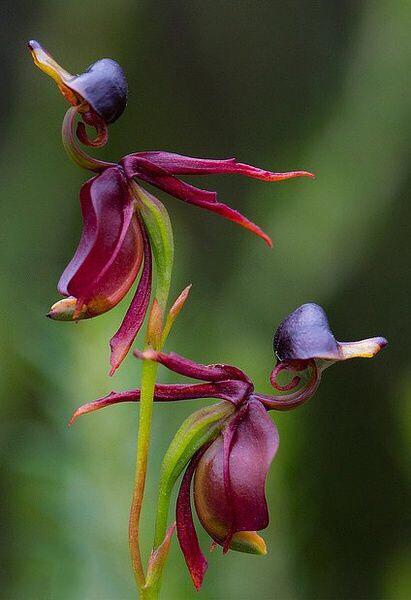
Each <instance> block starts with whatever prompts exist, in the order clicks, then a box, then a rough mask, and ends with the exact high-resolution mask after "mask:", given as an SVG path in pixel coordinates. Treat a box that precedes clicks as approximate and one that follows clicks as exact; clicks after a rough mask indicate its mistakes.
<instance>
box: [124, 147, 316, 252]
mask: <svg viewBox="0 0 411 600" xmlns="http://www.w3.org/2000/svg"><path fill="white" fill-rule="evenodd" d="M121 164H122V165H123V167H124V170H125V172H126V174H127V176H128V177H138V178H140V179H142V180H143V181H146V182H148V183H150V184H151V185H154V186H156V187H158V188H160V189H162V190H164V191H165V192H167V193H169V194H170V195H171V196H174V197H176V198H179V199H180V200H183V201H184V202H188V203H189V204H195V205H196V206H199V207H200V208H205V209H207V210H210V211H212V212H215V213H217V214H219V215H221V216H223V217H225V218H227V219H229V220H230V221H233V222H234V223H237V224H239V225H241V226H243V227H245V228H246V229H249V230H250V231H252V232H253V233H255V234H256V235H258V236H260V237H261V238H262V239H264V241H265V242H266V243H267V244H268V245H269V246H271V245H272V242H271V240H270V238H269V237H268V236H267V234H265V233H264V232H263V231H262V230H261V229H260V228H259V227H258V226H257V225H255V224H254V223H252V221H249V220H248V219H247V218H246V217H244V216H243V215H242V214H241V213H239V212H238V211H236V210H233V209H232V208H230V207H229V206H227V205H225V204H222V203H221V202H218V201H217V194H216V193H215V192H210V191H208V190H202V189H200V188H196V187H194V186H192V185H190V184H188V183H185V182H183V181H181V180H180V179H178V178H176V177H175V176H174V175H180V174H189V175H190V174H197V175H198V174H202V175H210V174H218V173H220V174H221V173H225V174H227V173H237V174H240V175H245V176H247V177H253V178H256V179H262V180H265V181H278V180H281V179H290V178H293V177H300V176H309V177H313V176H312V175H311V173H307V172H306V171H292V172H290V173H273V172H271V171H264V170H262V169H257V168H256V167H252V166H251V165H245V164H242V163H237V162H236V160H235V159H227V160H209V159H199V158H190V157H187V156H181V155H178V154H171V153H167V152H141V153H136V154H130V155H129V156H126V157H125V158H123V160H122V161H121Z"/></svg>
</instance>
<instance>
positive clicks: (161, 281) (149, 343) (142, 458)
mask: <svg viewBox="0 0 411 600" xmlns="http://www.w3.org/2000/svg"><path fill="white" fill-rule="evenodd" d="M131 190H132V193H133V195H134V197H135V200H136V204H137V209H138V210H139V212H140V215H141V217H142V219H143V221H144V225H145V227H146V228H147V233H148V236H149V238H150V245H151V249H152V252H153V257H154V261H155V264H156V293H155V298H154V301H153V304H152V307H151V313H150V317H149V321H148V325H147V333H146V340H145V348H146V349H148V348H154V349H155V350H160V349H161V346H162V327H163V323H164V319H165V314H166V309H167V301H168V295H169V290H170V283H171V273H172V268H173V258H174V246H173V235H172V229H171V223H170V219H169V217H168V214H167V211H166V210H165V208H164V206H163V205H162V204H161V202H159V201H158V200H157V199H156V198H154V197H153V196H151V194H149V193H148V192H146V191H145V190H143V189H142V188H140V186H138V185H137V184H136V183H132V184H131ZM156 376H157V363H156V362H153V361H150V360H145V361H144V362H143V367H142V373H141V386H140V387H141V397H140V410H139V424H138V439H137V455H136V471H135V481H134V489H133V498H132V503H131V510H130V520H129V546H130V554H131V560H132V565H133V571H134V575H135V579H136V583H137V586H138V589H139V592H140V595H141V598H154V597H155V596H151V591H150V590H149V589H147V588H146V587H145V583H146V579H145V574H144V569H143V565H142V559H141V551H140V535H139V530H140V518H141V510H142V504H143V499H144V489H145V482H146V474H147V463H148V455H149V448H150V435H151V421H152V414H153V398H154V386H155V382H156Z"/></svg>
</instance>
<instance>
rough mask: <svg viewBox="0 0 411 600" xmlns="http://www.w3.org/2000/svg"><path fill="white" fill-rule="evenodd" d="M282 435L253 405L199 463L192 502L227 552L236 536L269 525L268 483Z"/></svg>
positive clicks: (252, 403)
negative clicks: (266, 489) (269, 472)
mask: <svg viewBox="0 0 411 600" xmlns="http://www.w3.org/2000/svg"><path fill="white" fill-rule="evenodd" d="M278 442H279V439H278V433H277V429H276V427H275V425H274V423H273V422H272V421H271V419H270V417H269V416H268V415H267V412H266V410H265V409H264V407H263V406H262V405H261V403H260V402H259V401H257V400H254V399H251V400H249V401H248V402H247V404H246V405H245V406H244V407H243V408H242V409H241V410H240V411H239V412H238V413H237V414H236V415H235V416H234V417H233V418H232V420H231V421H230V424H229V425H228V426H227V428H226V429H225V430H224V432H223V436H220V437H219V438H218V439H217V440H216V441H215V442H214V443H213V444H212V445H211V446H210V448H208V450H207V451H206V452H205V453H204V456H203V457H202V458H201V460H200V462H199V464H198V467H197V470H196V475H195V483H194V500H195V505H196V510H197V514H198V517H199V519H200V521H201V523H202V525H203V527H204V528H205V530H206V531H207V532H208V533H209V535H210V536H211V537H212V538H213V539H214V540H215V541H216V542H217V543H219V544H221V545H223V546H224V548H225V550H227V549H228V547H229V546H230V543H231V541H232V538H233V536H234V534H235V533H236V532H240V531H258V530H260V529H264V528H265V527H267V525H268V520H269V518H268V509H267V503H266V499H265V481H266V477H267V472H268V469H269V466H270V464H271V461H272V459H273V458H274V455H275V453H276V451H277V448H278Z"/></svg>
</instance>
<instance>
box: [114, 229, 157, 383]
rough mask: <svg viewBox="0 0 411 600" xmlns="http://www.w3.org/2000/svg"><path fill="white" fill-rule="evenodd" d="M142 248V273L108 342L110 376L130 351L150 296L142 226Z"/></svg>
mask: <svg viewBox="0 0 411 600" xmlns="http://www.w3.org/2000/svg"><path fill="white" fill-rule="evenodd" d="M141 232H142V237H143V246H144V266H143V272H142V274H141V277H140V281H139V282H138V286H137V290H136V293H135V294H134V297H133V300H132V301H131V304H130V307H129V309H128V310H127V312H126V314H125V317H124V319H123V321H122V323H121V325H120V327H119V329H118V331H117V332H116V333H115V334H114V336H113V337H112V338H111V340H110V350H111V355H110V364H111V371H110V375H113V373H114V372H115V370H116V369H117V368H118V367H119V366H120V364H121V362H122V360H123V359H124V358H125V356H126V355H127V352H128V351H129V350H130V348H131V345H132V343H133V341H134V339H135V337H136V335H137V333H138V332H139V330H140V328H141V326H142V324H143V322H144V317H145V316H146V312H147V308H148V304H149V302H150V295H151V278H152V257H151V248H150V244H149V241H148V237H147V233H146V231H145V228H144V226H141Z"/></svg>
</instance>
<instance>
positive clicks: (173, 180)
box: [28, 41, 313, 373]
mask: <svg viewBox="0 0 411 600" xmlns="http://www.w3.org/2000/svg"><path fill="white" fill-rule="evenodd" d="M28 45H29V49H30V51H31V53H32V56H33V59H34V62H35V64H36V65H37V66H38V67H39V68H40V69H41V70H42V71H44V72H45V73H46V74H47V75H49V76H50V77H51V78H52V79H53V80H54V81H55V83H56V84H57V87H58V89H59V90H60V92H61V93H62V95H63V96H64V98H65V99H66V100H67V101H68V102H69V103H70V104H71V108H70V109H69V110H68V111H67V114H66V116H65V119H64V121H63V129H62V134H63V143H64V146H65V148H66V151H67V153H68V154H69V156H70V157H71V158H72V159H73V160H74V162H76V163H77V164H78V165H79V166H81V167H83V168H85V169H87V170H90V171H92V172H94V173H95V174H96V175H95V176H94V177H93V178H92V179H90V180H89V181H87V182H86V183H85V184H84V185H83V186H82V188H81V190H80V205H81V211H82V217H83V232H82V235H81V238H80V242H79V246H78V248H77V250H76V252H75V254H74V257H73V258H72V260H71V261H70V263H69V264H68V266H67V267H66V269H65V270H64V272H63V274H62V276H61V279H60V281H59V284H58V291H59V292H60V293H61V294H62V295H63V296H64V297H65V298H64V299H63V300H60V301H59V302H56V303H55V304H54V305H53V306H52V307H51V310H50V312H49V314H48V316H49V317H50V318H51V319H55V320H60V321H78V320H80V319H87V318H92V317H95V316H98V315H100V314H102V313H104V312H106V311H108V310H110V309H111V308H113V307H114V306H116V305H117V304H118V303H119V302H120V301H121V300H122V298H123V297H124V296H125V295H126V293H127V292H128V291H129V289H130V287H131V286H132V285H133V283H134V281H135V280H136V279H137V278H138V276H139V273H140V278H139V283H138V285H137V289H136V292H135V295H134V298H133V300H132V302H131V305H130V308H129V309H128V311H127V313H126V315H125V317H124V320H123V322H122V324H121V325H120V328H119V330H118V331H117V333H116V334H115V335H114V336H113V338H112V339H111V341H110V346H111V359H110V362H111V367H112V370H111V372H112V373H113V372H114V371H115V369H116V368H117V367H118V366H119V365H120V363H121V361H122V360H123V358H124V357H125V356H126V354H127V352H128V350H129V349H130V347H131V345H132V343H133V341H134V338H135V336H136V335H137V333H138V331H139V329H140V327H141V325H142V323H143V321H144V317H145V315H146V311H147V308H148V304H149V301H150V295H151V283H152V282H151V280H152V255H154V258H155V257H156V252H155V250H154V248H153V245H154V244H155V243H156V234H155V233H153V231H150V226H149V223H148V221H147V219H148V217H147V213H148V212H150V210H155V211H157V213H161V215H162V227H163V229H167V227H168V225H167V223H168V216H167V214H166V212H165V209H164V207H163V206H162V204H161V203H160V202H159V200H157V199H156V198H155V197H154V196H152V195H151V194H149V193H148V192H147V191H146V190H144V189H143V188H142V187H141V186H140V183H138V182H145V183H149V184H150V185H153V186H154V187H157V188H158V189H160V190H162V191H165V192H167V193H168V194H170V195H171V196H173V197H175V198H178V199H180V200H183V201H184V202H186V203H188V204H193V205H195V206H198V207H200V208H204V209H206V210H209V211H211V212H214V213H216V214H218V215H220V216H222V217H225V218H227V219H229V220H230V221H233V222H234V223H237V224H239V225H241V226H243V227H245V228H246V229H248V230H250V231H251V232H253V233H255V234H256V235H258V236H260V237H261V238H262V239H263V240H264V241H265V242H266V243H267V244H268V245H269V246H271V245H272V242H271V239H270V238H269V236H268V235H267V234H266V233H264V232H263V231H262V230H261V229H260V228H259V227H258V226H257V225H255V224H254V223H252V222H251V221H250V220H249V219H247V218H246V217H245V216H243V215H242V214H241V213H239V212H238V211H236V210H234V209H232V208H230V207H229V206H227V205H226V204H223V203H221V202H219V201H218V198H217V194H216V192H213V191H209V190H204V189H200V188H197V187H194V186H193V185H190V184H188V183H186V182H184V181H183V180H181V179H180V177H181V176H184V175H189V176H191V175H215V174H238V175H243V176H245V177H251V178H254V179H261V180H263V181H281V180H285V179H292V178H295V177H313V175H312V174H311V173H309V172H307V171H290V172H286V173H275V172H271V171H266V170H263V169H259V168H257V167H253V166H251V165H247V164H244V163H240V162H237V160H236V159H234V158H229V159H222V160H221V159H202V158H192V157H188V156H182V155H180V154H175V153H171V152H162V151H150V152H136V153H133V154H129V155H127V156H125V157H124V158H122V159H121V160H120V161H119V162H118V163H112V162H107V161H103V160H98V159H95V158H93V157H91V156H89V155H88V154H86V152H85V151H84V150H83V149H82V148H81V146H80V144H79V142H81V143H82V144H83V145H85V146H89V147H94V148H100V147H102V146H104V145H105V144H106V143H107V140H108V125H109V124H111V123H114V122H115V121H116V120H117V119H118V118H119V117H120V116H121V114H122V113H123V111H124V109H125V107H126V103H127V81H126V78H125V76H124V73H123V71H122V69H121V67H120V65H119V64H118V63H117V62H116V61H114V60H112V59H108V58H104V59H101V60H98V61H97V62H95V63H93V64H92V65H91V66H90V67H88V69H87V70H86V71H85V72H84V73H81V74H80V75H72V74H70V73H69V72H68V71H66V70H65V69H63V68H62V67H61V66H60V65H59V64H58V63H57V62H56V61H55V60H54V59H53V58H52V57H51V56H50V54H49V53H48V52H46V51H45V50H44V48H42V47H41V45H40V44H39V43H38V42H36V41H30V42H29V44H28ZM79 119H80V120H79ZM78 120H79V121H78ZM77 121H78V122H77ZM86 126H90V127H92V128H94V129H95V130H96V137H95V138H94V139H90V137H89V136H88V133H87V129H86ZM153 207H154V208H153ZM161 215H160V216H161ZM163 259H164V257H163ZM163 259H162V258H161V257H160V258H159V260H160V261H161V260H163Z"/></svg>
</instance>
